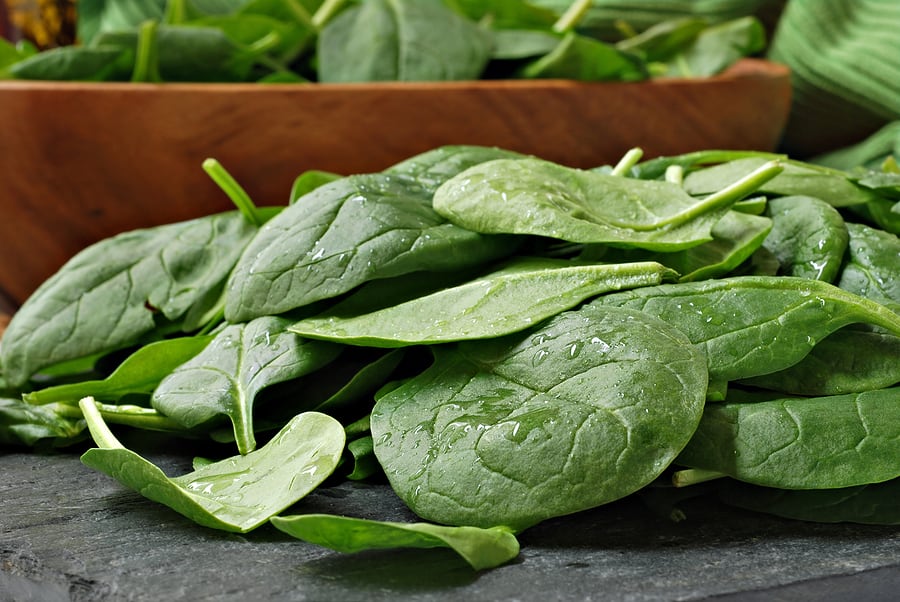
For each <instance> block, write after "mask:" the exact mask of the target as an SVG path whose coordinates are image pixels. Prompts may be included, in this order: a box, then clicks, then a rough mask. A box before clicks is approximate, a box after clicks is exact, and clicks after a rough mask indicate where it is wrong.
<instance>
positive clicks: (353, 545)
mask: <svg viewBox="0 0 900 602" xmlns="http://www.w3.org/2000/svg"><path fill="white" fill-rule="evenodd" d="M271 522H272V524H273V525H275V527H277V528H278V529H279V530H281V531H284V532H285V533H287V534H289V535H291V536H293V537H296V538H298V539H302V540H304V541H308V542H310V543H314V544H317V545H320V546H324V547H326V548H331V549H332V550H337V551H338V552H347V553H352V552H359V551H361V550H373V549H389V548H450V549H452V550H453V551H454V552H456V553H457V554H459V555H460V556H462V557H463V558H464V559H465V560H466V562H468V563H469V564H470V565H471V566H472V568H473V569H475V570H476V571H480V570H483V569H490V568H494V567H497V566H500V565H501V564H505V563H507V562H509V561H510V560H512V559H513V558H515V557H516V556H518V555H519V542H518V541H517V540H516V537H515V535H513V534H512V533H510V531H509V530H508V529H504V528H503V527H493V528H489V529H479V528H478V527H445V526H441V525H431V524H428V523H398V522H386V521H376V520H367V519H362V518H351V517H347V516H334V515H330V514H297V515H293V516H273V517H272V518H271Z"/></svg>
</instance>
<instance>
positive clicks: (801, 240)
mask: <svg viewBox="0 0 900 602" xmlns="http://www.w3.org/2000/svg"><path fill="white" fill-rule="evenodd" d="M768 214H769V217H771V218H772V220H773V226H772V232H771V233H770V234H769V236H768V237H767V238H766V240H765V241H764V242H763V246H765V247H766V249H768V250H769V251H771V252H772V253H773V254H774V255H775V257H777V258H778V261H779V263H780V264H781V270H780V271H781V273H782V274H784V275H786V276H797V277H799V278H811V279H814V280H824V281H825V282H834V280H835V278H836V277H837V275H838V272H839V271H840V269H841V262H842V261H843V259H844V252H845V251H846V250H847V243H848V241H849V238H850V237H849V234H848V233H847V227H846V226H845V225H844V218H843V217H841V214H840V213H838V211H837V209H835V208H834V207H833V206H831V205H829V204H828V203H826V202H825V201H822V200H819V199H817V198H813V197H808V196H787V197H781V198H776V199H772V200H771V201H769V208H768Z"/></svg>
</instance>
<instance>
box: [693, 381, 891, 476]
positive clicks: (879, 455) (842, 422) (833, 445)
mask: <svg viewBox="0 0 900 602" xmlns="http://www.w3.org/2000/svg"><path fill="white" fill-rule="evenodd" d="M897 458H900V388H892V389H879V390H876V391H866V392H863V393H853V394H849V395H836V396H828V397H814V398H783V399H774V400H770V401H758V402H754V403H741V402H737V403H728V402H726V403H716V404H709V405H707V406H706V409H705V410H704V411H703V417H702V418H701V420H700V424H699V426H698V427H697V431H696V432H695V433H694V436H693V437H692V438H691V440H690V442H689V443H688V444H687V446H686V447H685V448H684V450H683V451H682V452H681V454H680V455H679V456H678V459H677V460H676V463H678V464H681V465H684V466H688V467H691V468H701V469H705V470H715V471H718V472H722V473H725V474H727V475H729V476H731V477H734V478H735V479H738V480H741V481H746V482H748V483H753V484H756V485H764V486H766V487H779V488H784V489H837V488H841V487H853V486H856V485H865V484H868V483H878V482H881V481H887V480H890V479H895V478H897V477H898V476H900V463H898V462H897Z"/></svg>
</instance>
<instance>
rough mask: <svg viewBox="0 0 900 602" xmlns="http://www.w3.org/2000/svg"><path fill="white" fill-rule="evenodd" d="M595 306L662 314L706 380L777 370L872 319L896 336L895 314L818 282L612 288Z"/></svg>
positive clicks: (899, 321) (737, 279) (899, 319)
mask: <svg viewBox="0 0 900 602" xmlns="http://www.w3.org/2000/svg"><path fill="white" fill-rule="evenodd" d="M591 303H592V304H594V305H602V306H616V307H630V308H633V309H638V310H641V311H644V312H647V313H649V314H652V315H654V316H657V317H659V318H661V319H663V320H664V321H665V322H667V323H669V324H671V325H673V326H675V327H676V328H678V329H679V330H681V331H682V332H684V333H685V334H686V335H687V337H688V338H689V339H690V340H691V342H692V343H694V344H695V345H697V346H699V347H701V348H702V349H703V351H704V352H705V355H706V357H707V359H708V361H709V374H710V379H711V380H714V381H717V380H726V381H727V380H736V379H743V378H749V377H751V376H758V375H760V374H768V373H771V372H776V371H778V370H783V369H785V368H788V367H790V366H792V365H793V364H795V363H797V362H798V361H800V360H801V359H803V358H804V357H805V356H806V355H807V354H808V353H809V352H810V350H811V349H812V348H813V347H814V346H815V345H816V343H817V342H818V341H819V340H821V339H823V338H825V337H826V336H828V335H829V334H831V333H832V332H834V331H836V330H838V329H840V328H842V327H844V326H847V325H849V324H856V323H868V324H874V325H876V326H880V327H882V328H885V329H886V330H888V331H889V332H891V333H893V334H894V335H897V336H900V315H898V314H896V313H894V312H892V311H891V310H890V309H888V308H886V307H884V306H883V305H879V304H878V303H875V302H873V301H870V300H868V299H865V298H863V297H859V296H857V295H854V294H851V293H848V292H847V291H844V290H841V289H839V288H838V287H836V286H833V285H831V284H828V283H826V282H822V281H820V280H808V279H805V278H792V277H787V276H785V277H770V276H734V277H729V278H722V279H719V280H706V281H701V282H685V283H678V284H661V285H659V286H653V287H644V288H640V289H635V290H632V291H623V292H619V293H611V294H608V295H604V296H602V297H598V298H597V299H595V300H594V301H591Z"/></svg>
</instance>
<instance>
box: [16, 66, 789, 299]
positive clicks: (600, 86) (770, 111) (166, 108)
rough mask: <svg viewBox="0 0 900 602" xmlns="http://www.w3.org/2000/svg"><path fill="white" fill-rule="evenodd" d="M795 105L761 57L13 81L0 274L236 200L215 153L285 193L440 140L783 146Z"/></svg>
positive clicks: (549, 148) (610, 150) (778, 73)
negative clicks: (728, 65) (311, 178)
mask: <svg viewBox="0 0 900 602" xmlns="http://www.w3.org/2000/svg"><path fill="white" fill-rule="evenodd" d="M789 105H790V82H789V73H788V71H787V69H786V68H784V67H782V66H779V65H775V64H772V63H768V62H765V61H759V60H753V59H747V60H744V61H742V62H740V63H738V64H737V65H735V66H734V67H733V68H732V69H731V70H729V71H728V72H726V73H725V74H723V75H721V76H717V77H714V78H708V79H697V80H686V79H671V80H655V81H651V82H644V83H579V82H571V81H558V80H546V81H537V82H531V81H477V82H451V83H384V84H328V85H323V84H314V85H312V84H311V85H302V84H301V85H279V86H263V85H259V84H164V85H153V84H130V83H123V84H90V83H88V84H82V83H54V82H48V83H40V82H0V290H2V291H4V292H5V293H6V295H7V296H8V297H9V298H10V299H11V300H12V301H13V302H14V303H22V302H23V301H24V299H25V298H26V297H27V296H28V295H29V294H30V293H31V292H32V291H33V290H34V289H35V288H36V287H37V286H38V285H39V284H40V283H41V282H42V281H43V280H44V279H46V278H47V277H49V276H50V275H52V274H53V272H55V271H56V270H57V269H58V268H59V267H60V266H61V265H62V264H63V263H64V262H65V261H66V260H67V259H68V258H70V257H71V256H72V255H73V254H75V253H76V252H78V251H79V250H81V249H83V248H84V247H85V246H87V245H89V244H91V243H93V242H96V241H97V240H100V239H101V238H104V237H107V236H110V235H113V234H116V233H119V232H123V231H126V230H131V229H134V228H139V227H147V226H153V225H157V224H162V223H167V222H172V221H177V220H183V219H189V218H192V217H197V216H200V215H205V214H208V213H211V212H215V211H222V210H227V209H230V208H231V204H230V202H229V201H228V200H227V198H226V197H225V196H224V194H223V193H221V192H220V191H219V190H218V189H217V188H216V186H215V185H214V184H213V183H212V182H211V181H210V180H209V179H208V177H207V176H206V174H205V173H204V172H203V170H202V169H201V163H202V161H203V160H204V159H205V158H207V157H215V158H216V159H218V160H219V161H220V162H221V163H222V164H223V165H224V166H225V167H226V168H227V169H228V170H229V171H230V172H231V173H232V174H233V175H234V176H235V177H236V178H237V180H238V181H239V182H240V183H241V184H242V185H243V186H244V187H245V188H246V189H247V190H248V192H249V193H250V195H251V197H252V198H253V199H254V200H255V202H256V203H257V204H258V205H272V204H282V203H284V202H286V200H287V196H288V193H289V190H290V187H291V183H292V182H293V179H294V178H295V177H296V176H297V175H299V174H300V173H301V172H303V171H304V170H307V169H322V170H328V171H334V172H338V173H344V174H349V173H362V172H369V171H376V170H380V169H383V168H385V167H387V166H388V165H390V164H392V163H394V162H397V161H399V160H401V159H404V158H406V157H408V156H410V155H412V154H415V153H418V152H422V151H425V150H428V149H430V148H433V147H435V146H439V145H443V144H481V145H492V146H499V147H504V148H508V149H512V150H518V151H522V152H526V153H531V154H535V155H538V156H541V157H544V158H546V159H550V160H553V161H557V162H560V163H563V164H567V165H571V166H575V167H591V166H595V165H600V164H604V163H610V162H614V161H616V160H617V159H618V158H619V157H620V156H621V155H622V154H623V153H624V152H625V151H627V150H628V149H629V148H631V147H634V146H640V147H642V148H643V149H644V151H645V156H646V157H652V156H657V155H667V154H677V153H681V152H687V151H692V150H699V149H705V148H731V149H760V150H771V149H773V148H774V147H775V146H776V145H777V143H778V140H779V136H780V134H781V132H782V130H783V128H784V125H785V120H786V118H787V114H788V110H789Z"/></svg>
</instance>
